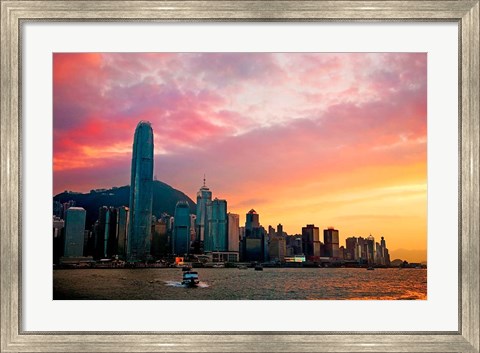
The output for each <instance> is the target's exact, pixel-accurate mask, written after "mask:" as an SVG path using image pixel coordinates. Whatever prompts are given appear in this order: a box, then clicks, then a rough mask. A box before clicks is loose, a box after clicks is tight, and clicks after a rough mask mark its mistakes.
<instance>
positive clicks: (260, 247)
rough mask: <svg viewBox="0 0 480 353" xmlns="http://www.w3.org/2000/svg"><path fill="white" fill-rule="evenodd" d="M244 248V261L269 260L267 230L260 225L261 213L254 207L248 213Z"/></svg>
mask: <svg viewBox="0 0 480 353" xmlns="http://www.w3.org/2000/svg"><path fill="white" fill-rule="evenodd" d="M242 250H243V254H242V255H243V256H242V259H243V260H244V261H260V262H261V261H267V260H268V243H267V232H266V231H265V228H263V227H262V226H260V215H259V214H258V213H257V212H256V211H255V210H254V209H251V210H250V211H249V212H248V213H247V215H246V221H245V237H244V238H243V245H242Z"/></svg>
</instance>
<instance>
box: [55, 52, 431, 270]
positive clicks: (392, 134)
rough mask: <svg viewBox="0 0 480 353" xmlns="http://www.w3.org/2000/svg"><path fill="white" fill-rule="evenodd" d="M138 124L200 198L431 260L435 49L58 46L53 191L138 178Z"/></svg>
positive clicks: (157, 165)
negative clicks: (96, 49) (75, 49)
mask: <svg viewBox="0 0 480 353" xmlns="http://www.w3.org/2000/svg"><path fill="white" fill-rule="evenodd" d="M141 120H147V121H150V122H151V124H152V128H153V131H154V145H155V147H154V154H155V160H154V174H155V177H156V178H157V179H158V180H161V181H163V182H165V183H167V184H169V185H171V186H172V187H174V188H176V189H179V190H181V191H183V192H184V193H185V194H187V195H188V196H189V197H190V198H192V200H194V201H196V193H197V191H198V189H199V188H200V187H201V186H202V184H203V177H204V174H205V175H206V184H207V186H208V187H209V188H210V190H211V191H212V193H213V197H214V198H215V197H218V198H219V199H226V200H227V207H228V211H229V212H232V213H238V214H239V215H240V223H241V224H242V223H244V222H245V214H246V213H247V212H248V211H249V210H250V209H252V208H253V209H255V210H256V211H257V212H258V213H259V214H260V223H261V224H262V225H263V226H264V227H265V228H267V227H268V225H272V226H274V227H276V225H277V224H279V223H281V224H282V225H283V227H284V231H286V232H287V233H289V234H296V233H301V227H302V226H305V225H306V224H315V225H316V226H318V227H319V228H320V230H322V229H324V228H327V227H330V226H332V227H335V228H336V229H338V230H339V231H340V244H341V245H344V239H345V238H347V237H349V236H364V237H365V236H368V235H370V234H371V235H373V236H374V237H375V239H376V240H377V241H379V240H380V236H384V237H385V239H386V242H387V247H388V248H389V249H390V252H391V253H392V260H393V259H394V258H396V257H395V255H396V254H398V255H399V256H398V257H400V254H401V256H402V258H407V259H408V260H409V261H423V260H426V247H427V228H426V224H427V155H426V152H427V140H426V136H427V135H426V134H427V55H426V53H56V54H54V56H53V139H54V148H53V192H54V194H57V193H60V192H62V191H64V190H72V191H78V192H88V191H90V190H91V189H96V188H110V187H112V186H123V185H128V184H129V183H130V180H129V179H130V167H131V158H132V143H133V134H134V131H135V127H136V125H137V123H138V122H139V121H141Z"/></svg>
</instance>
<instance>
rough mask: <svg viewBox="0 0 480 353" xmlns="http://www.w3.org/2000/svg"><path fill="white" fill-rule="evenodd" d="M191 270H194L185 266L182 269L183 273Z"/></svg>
mask: <svg viewBox="0 0 480 353" xmlns="http://www.w3.org/2000/svg"><path fill="white" fill-rule="evenodd" d="M191 269H192V267H191V266H183V267H182V271H183V272H187V271H190V270H191Z"/></svg>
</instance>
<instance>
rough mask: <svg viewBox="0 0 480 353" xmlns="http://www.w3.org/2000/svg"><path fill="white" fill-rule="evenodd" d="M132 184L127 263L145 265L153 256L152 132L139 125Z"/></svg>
mask: <svg viewBox="0 0 480 353" xmlns="http://www.w3.org/2000/svg"><path fill="white" fill-rule="evenodd" d="M131 173H132V176H131V182H130V207H129V209H130V222H129V226H128V236H127V261H145V260H147V258H148V257H149V256H150V235H151V226H152V191H153V190H152V187H153V130H152V126H151V125H150V122H147V121H140V122H139V123H138V125H137V128H136V129H135V136H134V138H133V153H132V171H131Z"/></svg>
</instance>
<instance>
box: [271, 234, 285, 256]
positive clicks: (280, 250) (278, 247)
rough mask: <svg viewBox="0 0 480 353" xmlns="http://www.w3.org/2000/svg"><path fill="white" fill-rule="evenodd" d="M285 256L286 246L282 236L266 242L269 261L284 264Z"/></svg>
mask: <svg viewBox="0 0 480 353" xmlns="http://www.w3.org/2000/svg"><path fill="white" fill-rule="evenodd" d="M286 254H287V244H286V241H285V238H284V237H283V236H280V237H279V236H276V235H275V236H273V237H272V238H270V240H269V242H268V257H269V259H270V261H280V262H284V260H285V255H286Z"/></svg>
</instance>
